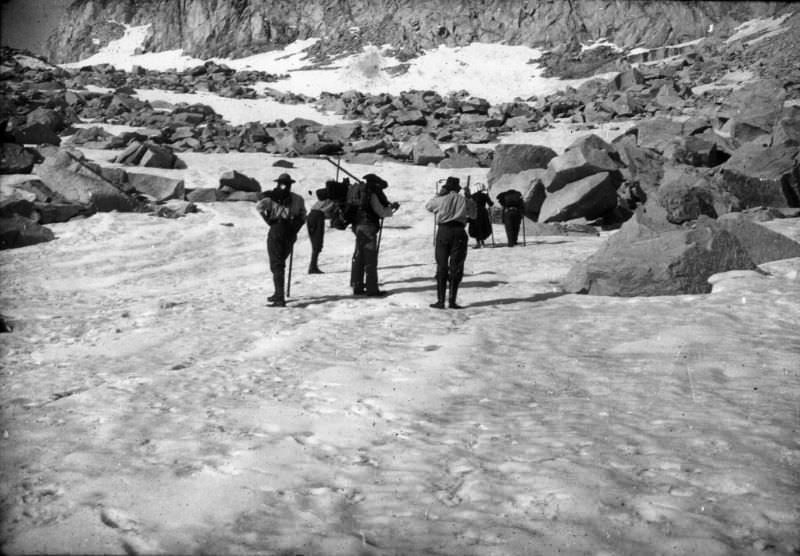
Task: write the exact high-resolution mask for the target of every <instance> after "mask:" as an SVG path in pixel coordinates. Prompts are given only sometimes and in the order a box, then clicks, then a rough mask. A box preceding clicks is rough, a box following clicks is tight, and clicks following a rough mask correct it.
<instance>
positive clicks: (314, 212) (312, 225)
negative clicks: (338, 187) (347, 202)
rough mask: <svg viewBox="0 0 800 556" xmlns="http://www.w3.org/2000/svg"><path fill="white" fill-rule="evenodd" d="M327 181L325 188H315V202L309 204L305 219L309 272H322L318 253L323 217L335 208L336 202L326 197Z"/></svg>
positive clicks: (325, 217)
mask: <svg viewBox="0 0 800 556" xmlns="http://www.w3.org/2000/svg"><path fill="white" fill-rule="evenodd" d="M328 183H330V182H328ZM328 183H326V184H325V188H323V189H317V191H316V194H317V202H316V203H314V204H313V205H312V206H311V210H310V211H308V220H306V228H307V229H308V239H310V240H311V262H309V263H308V273H309V274H323V272H322V271H321V270H320V269H319V254H320V253H321V252H322V246H323V244H324V242H325V219H330V218H331V217H332V216H333V211H334V210H335V209H336V203H335V202H334V201H333V200H331V199H329V198H328V188H329V187H330V186H329V185H328ZM333 183H335V182H333Z"/></svg>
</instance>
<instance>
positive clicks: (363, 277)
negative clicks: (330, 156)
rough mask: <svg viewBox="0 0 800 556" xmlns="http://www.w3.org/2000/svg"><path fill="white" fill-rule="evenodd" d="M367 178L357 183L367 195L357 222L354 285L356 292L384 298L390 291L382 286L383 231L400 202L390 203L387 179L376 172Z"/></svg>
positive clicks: (356, 215) (351, 266) (358, 213)
mask: <svg viewBox="0 0 800 556" xmlns="http://www.w3.org/2000/svg"><path fill="white" fill-rule="evenodd" d="M363 179H364V181H363V182H361V183H359V184H356V186H358V187H363V192H364V195H363V199H362V201H361V202H360V203H359V206H358V208H357V210H356V213H355V215H354V221H353V232H354V233H355V235H356V245H355V249H354V251H353V262H352V264H351V265H350V285H351V286H352V288H353V294H354V295H365V296H367V297H381V296H383V295H385V294H386V292H384V291H381V290H380V289H378V249H379V247H380V230H381V228H382V222H383V219H384V218H388V217H390V216H392V215H393V214H394V213H395V211H396V210H397V209H398V208H399V207H400V204H399V203H390V202H389V200H388V199H387V198H386V194H385V193H384V191H383V190H384V189H386V187H388V185H389V184H388V183H387V182H386V180H384V179H383V178H381V177H380V176H378V175H376V174H367V175H366V176H364V178H363Z"/></svg>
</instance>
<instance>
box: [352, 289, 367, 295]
mask: <svg viewBox="0 0 800 556" xmlns="http://www.w3.org/2000/svg"><path fill="white" fill-rule="evenodd" d="M353 295H358V296H363V295H367V291H366V290H365V289H364V288H353Z"/></svg>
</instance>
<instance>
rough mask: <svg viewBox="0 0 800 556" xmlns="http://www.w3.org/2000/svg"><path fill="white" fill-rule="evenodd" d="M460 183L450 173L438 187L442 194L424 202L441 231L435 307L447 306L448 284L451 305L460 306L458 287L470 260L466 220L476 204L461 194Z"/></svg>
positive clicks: (453, 307) (437, 259) (439, 231)
mask: <svg viewBox="0 0 800 556" xmlns="http://www.w3.org/2000/svg"><path fill="white" fill-rule="evenodd" d="M460 190H461V184H460V182H459V179H458V178H457V177H455V176H450V177H448V178H447V180H446V181H445V184H444V185H443V186H442V188H441V189H440V190H439V194H438V195H437V196H436V197H434V198H433V199H431V200H430V201H428V202H427V203H426V204H425V208H426V209H428V210H429V211H430V212H432V213H433V214H434V215H435V217H436V223H437V224H438V225H439V230H438V231H437V232H436V303H432V304H431V307H433V308H434V309H444V299H445V294H446V293H447V284H448V282H449V284H450V299H449V306H450V308H451V309H461V305H459V304H458V303H457V301H456V296H457V295H458V286H459V285H460V284H461V279H462V278H463V276H464V262H465V261H466V260H467V244H468V241H469V240H468V239H467V232H465V231H464V226H465V225H466V223H467V220H469V219H470V218H475V215H476V210H475V203H474V202H473V201H472V200H471V199H468V198H466V197H464V196H463V195H459V194H458V192H459V191H460Z"/></svg>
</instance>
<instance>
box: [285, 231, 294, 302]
mask: <svg viewBox="0 0 800 556" xmlns="http://www.w3.org/2000/svg"><path fill="white" fill-rule="evenodd" d="M293 259H294V244H292V249H291V250H290V251H289V274H288V276H287V277H286V297H289V296H290V295H291V294H292V260H293Z"/></svg>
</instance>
